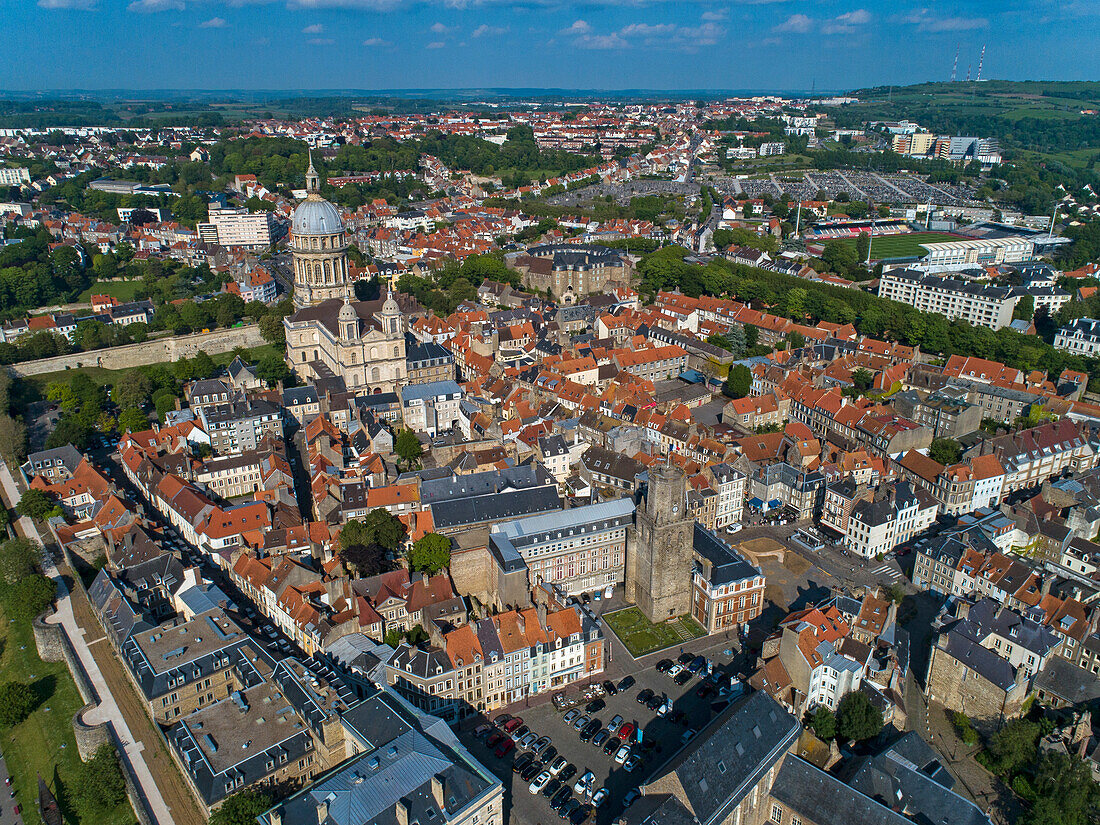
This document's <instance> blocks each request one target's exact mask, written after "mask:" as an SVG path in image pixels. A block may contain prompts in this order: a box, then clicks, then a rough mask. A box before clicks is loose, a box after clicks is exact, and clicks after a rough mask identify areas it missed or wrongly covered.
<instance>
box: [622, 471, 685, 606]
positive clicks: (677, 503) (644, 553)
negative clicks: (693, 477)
mask: <svg viewBox="0 0 1100 825" xmlns="http://www.w3.org/2000/svg"><path fill="white" fill-rule="evenodd" d="M694 527H695V520H694V519H693V518H692V516H691V513H690V511H689V510H688V506H687V480H686V478H685V477H684V474H683V473H682V472H681V471H680V470H679V469H677V468H675V467H672V466H669V465H659V466H657V467H654V468H652V469H651V470H650V471H649V490H648V491H647V493H646V503H645V507H644V508H642V509H640V510H638V512H637V516H636V519H635V528H634V535H633V537H632V540H630V541H628V542H627V560H626V599H627V601H629V602H633V603H634V604H636V605H637V606H638V607H639V608H640V609H641V611H642V612H643V613H644V614H645V615H646V616H648V617H649V620H650V621H654V622H660V621H665V620H666V619H669V618H671V617H673V616H682V615H684V614H685V613H687V612H688V611H689V610H690V609H691V569H692V563H693V558H694V552H693V544H692V533H693V530H694Z"/></svg>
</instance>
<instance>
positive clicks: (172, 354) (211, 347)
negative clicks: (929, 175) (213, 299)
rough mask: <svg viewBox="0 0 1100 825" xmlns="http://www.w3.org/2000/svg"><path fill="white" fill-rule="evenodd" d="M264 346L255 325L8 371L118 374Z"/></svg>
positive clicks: (51, 360)
mask: <svg viewBox="0 0 1100 825" xmlns="http://www.w3.org/2000/svg"><path fill="white" fill-rule="evenodd" d="M264 343H265V341H264V339H263V336H262V335H260V328H259V327H258V326H256V325H255V324H252V325H250V326H244V327H232V328H230V329H219V330H214V331H213V332H197V333H195V334H193V335H174V336H172V337H170V338H156V339H151V340H149V341H144V342H142V343H140V344H126V345H125V346H121V347H107V348H106V349H97V350H92V351H91V352H74V353H72V354H71V355H55V356H54V357H53V358H39V359H38V360H37V361H23V362H22V363H19V364H12V365H11V366H10V367H8V369H9V370H11V372H12V374H14V375H18V376H27V375H42V374H44V373H50V372H60V371H62V370H71V369H79V368H80V367H102V368H104V369H109V370H121V369H127V368H129V367H140V366H143V365H145V364H156V363H162V362H171V361H179V360H180V359H182V358H193V357H194V356H195V355H197V354H198V352H199V350H202V351H203V352H205V353H206V354H207V355H218V354H220V353H223V352H230V351H232V350H233V349H234V348H236V347H246V348H251V347H258V346H262V345H263V344H264Z"/></svg>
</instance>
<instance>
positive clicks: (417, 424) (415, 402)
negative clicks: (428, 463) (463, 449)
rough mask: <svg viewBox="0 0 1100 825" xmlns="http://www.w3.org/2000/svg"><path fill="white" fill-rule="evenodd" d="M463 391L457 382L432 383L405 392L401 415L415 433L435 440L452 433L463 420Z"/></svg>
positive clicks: (402, 389) (410, 388)
mask: <svg viewBox="0 0 1100 825" xmlns="http://www.w3.org/2000/svg"><path fill="white" fill-rule="evenodd" d="M462 397H463V393H462V388H461V387H460V386H458V383H457V382H455V381H449V380H448V381H431V382H429V383H427V384H410V385H408V386H407V387H402V388H401V415H402V417H403V418H404V420H405V426H406V427H408V428H409V429H410V430H412V431H413V432H414V433H427V434H428V435H430V436H432V437H433V438H434V437H435V436H436V435H438V434H439V433H442V432H446V431H447V430H450V429H451V428H452V427H454V426H455V424H456V423H457V422H458V419H459V405H460V404H461V402H462Z"/></svg>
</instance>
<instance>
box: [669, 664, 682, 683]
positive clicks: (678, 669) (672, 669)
mask: <svg viewBox="0 0 1100 825" xmlns="http://www.w3.org/2000/svg"><path fill="white" fill-rule="evenodd" d="M683 672H684V667H683V665H677V664H673V665H670V666H669V669H668V670H666V671H665V674H666V675H667V676H668V678H669V679H675V678H676V677H677V676H679V675H680V674H681V673H683Z"/></svg>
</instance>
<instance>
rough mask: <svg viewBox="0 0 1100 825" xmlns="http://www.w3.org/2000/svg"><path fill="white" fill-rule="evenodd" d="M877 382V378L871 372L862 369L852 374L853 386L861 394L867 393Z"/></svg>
mask: <svg viewBox="0 0 1100 825" xmlns="http://www.w3.org/2000/svg"><path fill="white" fill-rule="evenodd" d="M874 382H875V376H874V375H872V374H871V371H870V370H867V369H864V368H863V367H860V368H859V369H857V370H856V371H855V372H853V373H852V386H853V387H855V388H856V389H857V390H859V391H860V392H867V390H869V389H871V385H872V384H874Z"/></svg>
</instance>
